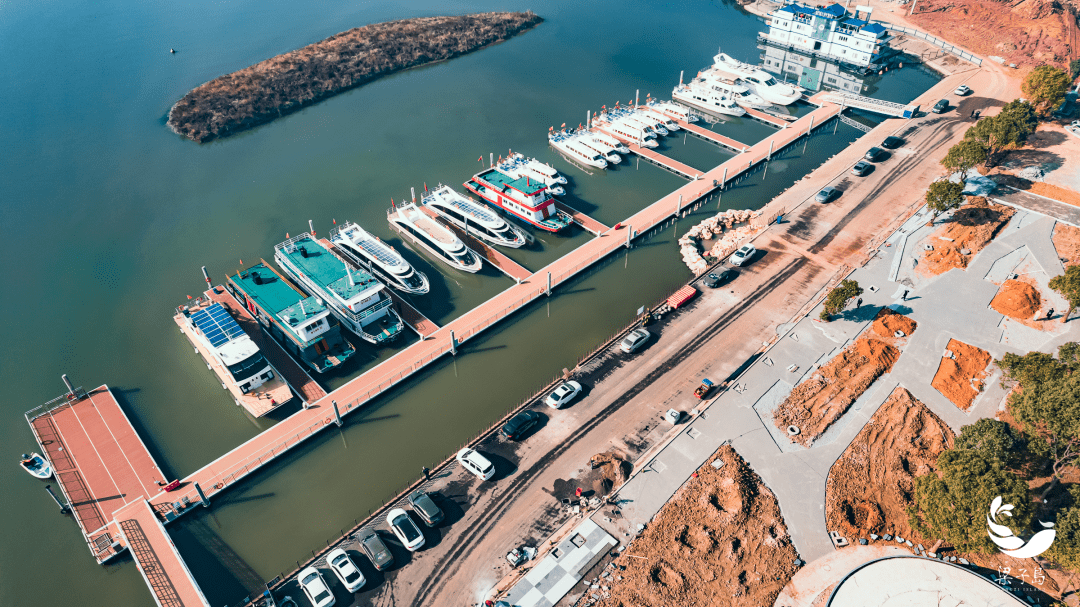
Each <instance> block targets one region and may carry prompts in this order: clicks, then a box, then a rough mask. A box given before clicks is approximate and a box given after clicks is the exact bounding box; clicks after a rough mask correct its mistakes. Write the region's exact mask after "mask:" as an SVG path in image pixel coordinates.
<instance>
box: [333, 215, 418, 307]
mask: <svg viewBox="0 0 1080 607" xmlns="http://www.w3.org/2000/svg"><path fill="white" fill-rule="evenodd" d="M330 242H332V243H334V246H336V247H337V248H338V250H339V251H341V253H342V255H344V256H345V257H348V258H349V261H352V262H353V263H355V264H356V265H358V266H360V267H361V268H364V269H366V270H367V271H369V272H371V273H372V274H374V275H375V277H376V278H378V279H379V280H381V281H383V282H385V283H386V284H387V285H389V286H391V287H394V288H395V289H397V290H398V291H402V292H404V293H410V294H412V295H423V294H425V293H427V292H428V291H430V290H431V284H430V283H429V282H428V278H427V276H425V275H424V273H423V272H420V271H419V270H416V269H414V268H413V267H412V265H411V264H410V263H409V262H407V261H405V258H404V257H402V256H401V254H400V253H398V252H397V251H395V250H394V248H393V247H391V246H390V245H388V244H386V243H385V242H383V241H382V240H380V239H379V238H378V237H377V236H375V235H374V234H371V233H370V232H368V231H367V230H365V229H364V228H361V227H360V226H358V225H357V224H355V223H352V222H351V221H346V222H345V223H343V224H341V225H340V226H336V227H335V228H334V229H332V230H330Z"/></svg>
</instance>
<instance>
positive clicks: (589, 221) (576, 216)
mask: <svg viewBox="0 0 1080 607" xmlns="http://www.w3.org/2000/svg"><path fill="white" fill-rule="evenodd" d="M555 208H557V209H559V210H560V211H562V212H563V213H566V214H567V215H569V216H570V218H571V219H573V220H574V223H576V224H578V225H579V226H581V227H582V228H585V230H586V231H588V232H591V233H592V234H594V235H596V236H599V235H600V234H602V233H604V232H606V231H607V230H608V227H607V226H606V225H604V224H602V223H600V222H599V221H597V220H595V219H593V218H592V217H589V216H588V215H586V214H585V213H582V212H581V211H579V210H577V209H575V208H574V207H572V206H570V205H568V204H566V203H565V202H562V201H561V200H556V201H555Z"/></svg>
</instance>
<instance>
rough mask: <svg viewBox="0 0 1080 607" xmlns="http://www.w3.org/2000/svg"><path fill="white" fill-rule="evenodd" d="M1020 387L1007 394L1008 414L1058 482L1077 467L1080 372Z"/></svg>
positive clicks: (1078, 458)
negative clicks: (1047, 462) (1065, 473)
mask: <svg viewBox="0 0 1080 607" xmlns="http://www.w3.org/2000/svg"><path fill="white" fill-rule="evenodd" d="M1062 367H1064V365H1062ZM1020 385H1021V390H1020V391H1019V392H1013V393H1012V394H1010V395H1009V401H1008V405H1007V406H1008V409H1009V413H1010V414H1011V415H1012V416H1013V418H1014V419H1016V421H1017V422H1019V423H1020V426H1021V427H1022V428H1023V429H1024V433H1025V434H1027V435H1028V437H1029V445H1030V448H1031V450H1032V452H1034V453H1035V454H1037V455H1040V456H1043V457H1046V458H1047V459H1049V460H1050V465H1051V468H1052V470H1053V477H1054V480H1055V481H1058V480H1060V479H1061V477H1062V474H1063V473H1064V471H1065V469H1067V468H1070V467H1074V466H1076V465H1077V464H1080V373H1076V372H1065V373H1062V374H1060V375H1058V376H1057V377H1053V378H1052V379H1049V380H1046V381H1039V382H1032V383H1024V382H1022V383H1021V384H1020ZM1048 491H1049V489H1048Z"/></svg>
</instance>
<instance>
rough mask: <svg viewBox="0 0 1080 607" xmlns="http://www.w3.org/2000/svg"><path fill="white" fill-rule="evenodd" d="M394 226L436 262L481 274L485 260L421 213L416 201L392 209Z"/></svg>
mask: <svg viewBox="0 0 1080 607" xmlns="http://www.w3.org/2000/svg"><path fill="white" fill-rule="evenodd" d="M386 218H387V219H388V220H389V221H390V226H391V227H392V228H394V229H395V230H397V231H399V232H401V233H402V234H404V235H405V236H406V237H407V238H408V239H409V240H411V241H413V242H415V243H416V244H418V245H420V246H421V247H423V248H424V250H426V251H427V252H428V253H431V254H432V255H434V256H435V258H436V259H438V260H439V261H441V262H443V263H445V264H446V265H448V266H450V267H451V268H454V269H457V270H461V271H462V272H472V273H475V272H479V271H480V267H481V257H480V256H479V255H477V254H476V253H475V252H473V251H472V249H470V248H469V247H467V246H465V243H464V242H461V239H460V238H458V237H457V236H456V235H455V234H454V233H453V232H451V231H450V229H449V228H447V227H446V226H444V225H441V224H439V222H438V221H435V218H434V217H431V216H429V215H428V214H427V213H425V212H423V211H421V210H420V208H419V207H417V206H416V203H415V202H410V203H407V204H404V205H402V206H400V207H395V208H393V209H390V210H389V212H388V213H387V216H386Z"/></svg>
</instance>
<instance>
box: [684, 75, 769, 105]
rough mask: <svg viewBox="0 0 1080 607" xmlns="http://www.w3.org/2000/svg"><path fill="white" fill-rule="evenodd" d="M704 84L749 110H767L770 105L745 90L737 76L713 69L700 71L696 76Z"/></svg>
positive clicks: (747, 89) (748, 90)
mask: <svg viewBox="0 0 1080 607" xmlns="http://www.w3.org/2000/svg"><path fill="white" fill-rule="evenodd" d="M698 78H701V79H702V80H703V81H704V82H705V84H707V85H709V86H710V87H712V89H713V90H714V91H716V92H719V93H720V94H722V95H724V96H726V97H728V98H729V99H731V100H733V101H734V102H735V103H738V104H739V105H741V106H743V107H746V108H751V109H767V108H769V107H770V106H771V105H772V104H771V103H769V102H768V101H765V100H764V99H762V98H761V97H760V96H759V95H757V94H756V93H754V92H753V91H751V90H750V89H749V88H747V87H746V86H745V85H744V84H743V83H742V82H741V81H740V80H739V77H738V76H735V75H734V74H732V73H730V72H728V71H726V70H722V69H718V68H715V67H712V68H709V69H706V70H702V71H701V73H699V74H698Z"/></svg>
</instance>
